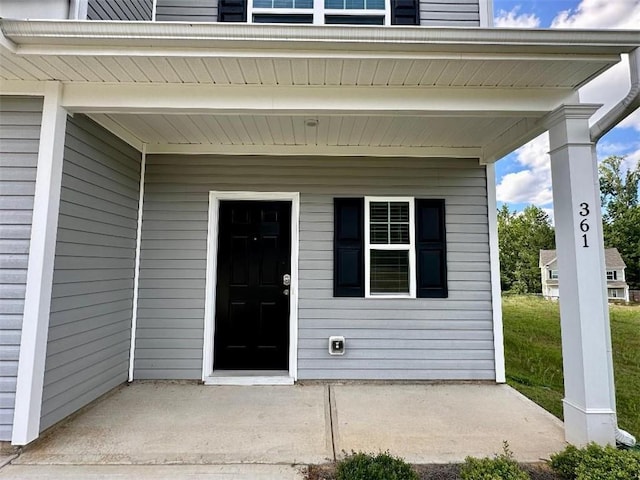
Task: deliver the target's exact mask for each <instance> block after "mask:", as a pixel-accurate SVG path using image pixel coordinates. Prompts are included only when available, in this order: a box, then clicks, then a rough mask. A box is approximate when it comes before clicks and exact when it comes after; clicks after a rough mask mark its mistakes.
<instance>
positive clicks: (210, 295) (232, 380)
mask: <svg viewBox="0 0 640 480" xmlns="http://www.w3.org/2000/svg"><path fill="white" fill-rule="evenodd" d="M221 200H281V201H290V202H291V287H290V293H289V298H290V304H289V371H288V376H287V377H282V376H280V375H274V376H260V375H252V376H246V375H230V376H220V375H215V372H214V370H213V358H214V352H213V347H214V335H215V318H216V283H217V263H218V214H219V210H220V201H221ZM208 219H209V226H208V230H207V273H206V280H205V292H206V293H205V304H204V345H203V352H202V381H203V382H204V383H205V385H283V384H286V385H292V384H293V383H294V382H295V381H296V380H297V379H298V257H299V248H300V244H299V238H300V233H299V232H300V193H298V192H225V191H210V192H209V215H208Z"/></svg>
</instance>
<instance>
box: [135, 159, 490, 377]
mask: <svg viewBox="0 0 640 480" xmlns="http://www.w3.org/2000/svg"><path fill="white" fill-rule="evenodd" d="M145 184H146V187H145V188H146V190H145V203H144V217H143V218H144V221H143V234H142V255H141V272H140V304H139V309H138V334H137V339H138V340H137V350H136V376H137V378H192V379H197V378H200V377H201V374H202V348H203V318H204V303H205V300H204V298H205V273H206V246H207V245H206V243H207V210H208V192H209V191H210V190H231V191H233V190H236V191H242V190H248V191H297V192H300V193H301V212H300V266H299V268H300V270H299V276H300V283H299V289H300V301H299V327H300V328H299V342H300V345H299V351H298V358H299V363H298V365H299V371H298V374H299V377H300V378H301V379H322V378H327V379H328V378H378V379H380V378H387V379H399V378H405V379H493V378H494V362H493V334H492V317H491V315H492V313H491V285H490V275H489V270H490V267H489V233H488V226H487V202H486V178H485V173H484V168H483V167H481V166H479V165H478V162H477V161H475V160H455V159H366V158H300V159H299V158H273V159H270V158H266V157H263V158H259V157H248V158H239V157H229V158H224V157H216V156H170V155H166V156H158V155H152V156H149V157H148V159H147V174H146V182H145ZM351 195H363V196H364V195H410V196H420V197H432V198H444V199H445V200H446V213H447V219H446V221H447V245H448V274H449V298H448V299H410V300H409V299H407V300H402V299H400V300H379V299H377V300H376V299H360V298H333V198H334V197H336V196H351ZM329 335H345V336H346V337H347V354H346V355H345V356H344V357H329V355H328V354H327V338H328V337H329Z"/></svg>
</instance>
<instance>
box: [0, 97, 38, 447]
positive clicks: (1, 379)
mask: <svg viewBox="0 0 640 480" xmlns="http://www.w3.org/2000/svg"><path fill="white" fill-rule="evenodd" d="M41 121H42V99H40V98H23V97H8V96H0V441H9V440H11V430H12V425H13V411H14V406H15V399H16V378H17V376H18V357H19V353H20V333H21V331H22V315H23V312H24V295H25V288H26V283H27V263H28V261H29V242H30V239H31V218H32V213H33V196H34V192H35V185H36V168H37V164H38V146H39V142H40V123H41Z"/></svg>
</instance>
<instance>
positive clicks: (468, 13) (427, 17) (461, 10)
mask: <svg viewBox="0 0 640 480" xmlns="http://www.w3.org/2000/svg"><path fill="white" fill-rule="evenodd" d="M420 25H422V26H427V27H479V26H480V7H479V0H420Z"/></svg>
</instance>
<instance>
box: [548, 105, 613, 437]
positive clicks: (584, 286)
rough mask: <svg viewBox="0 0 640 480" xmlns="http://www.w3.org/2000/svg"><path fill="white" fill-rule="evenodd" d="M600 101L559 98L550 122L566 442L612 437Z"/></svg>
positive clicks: (611, 373)
mask: <svg viewBox="0 0 640 480" xmlns="http://www.w3.org/2000/svg"><path fill="white" fill-rule="evenodd" d="M599 107H600V105H590V104H589V105H586V104H585V105H563V106H561V107H560V108H558V109H557V110H555V111H554V112H552V113H551V114H550V115H549V116H548V117H547V118H546V119H545V122H544V123H545V124H546V125H547V126H548V128H549V142H550V147H551V151H550V155H551V174H552V183H553V205H554V215H555V219H556V221H555V224H556V247H557V252H558V257H557V258H558V277H559V288H560V297H561V299H562V301H561V302H560V323H561V330H562V357H563V368H564V386H565V398H564V399H563V406H564V423H565V436H566V439H567V441H568V442H569V443H573V444H576V445H585V444H587V443H589V442H597V443H600V444H608V443H609V444H613V443H614V442H615V431H616V414H615V394H614V391H613V388H614V382H613V370H612V368H611V365H612V358H611V339H610V331H609V317H608V303H607V292H606V280H605V278H606V277H605V271H604V244H603V236H602V228H601V225H600V222H601V217H600V215H599V212H600V193H599V188H598V186H599V184H598V174H597V162H596V157H595V155H594V149H593V148H592V147H593V145H592V143H591V139H590V136H589V123H588V121H589V118H590V117H591V115H593V113H595V111H596V110H597V109H598V108H599Z"/></svg>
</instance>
